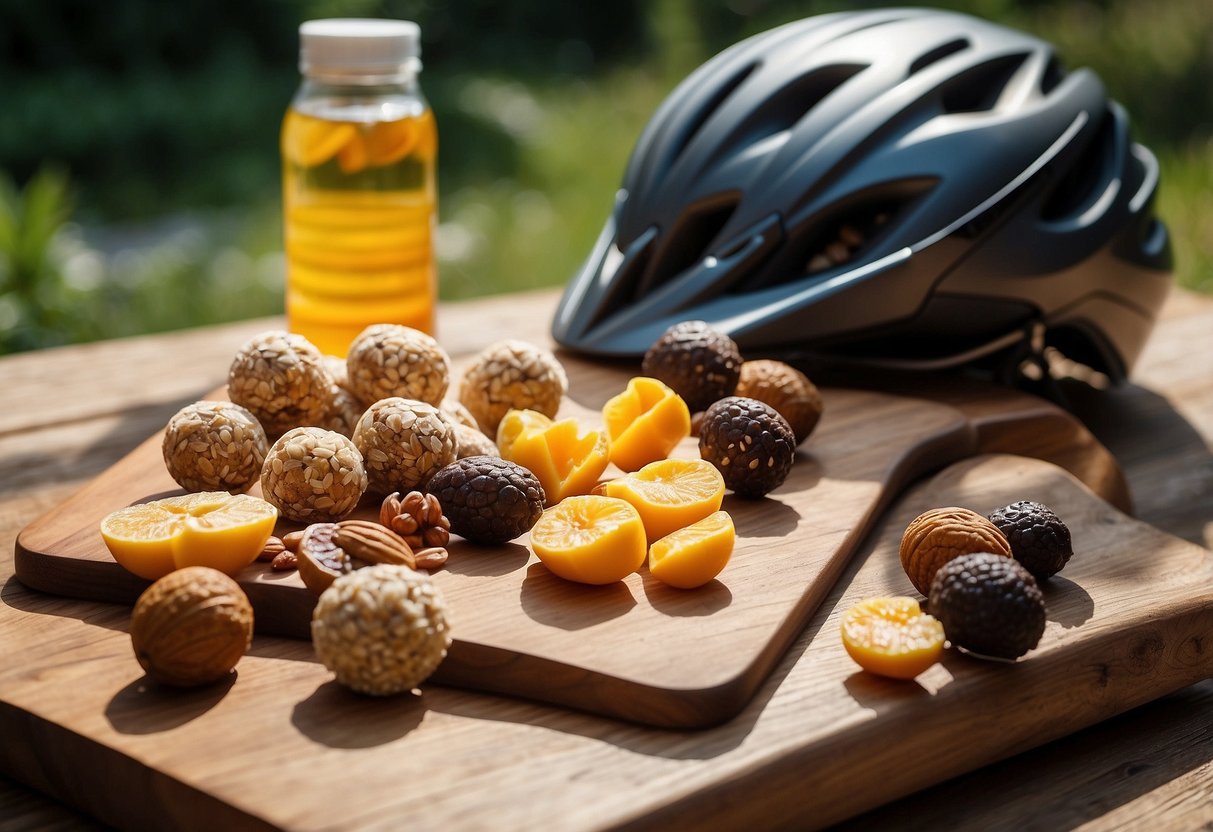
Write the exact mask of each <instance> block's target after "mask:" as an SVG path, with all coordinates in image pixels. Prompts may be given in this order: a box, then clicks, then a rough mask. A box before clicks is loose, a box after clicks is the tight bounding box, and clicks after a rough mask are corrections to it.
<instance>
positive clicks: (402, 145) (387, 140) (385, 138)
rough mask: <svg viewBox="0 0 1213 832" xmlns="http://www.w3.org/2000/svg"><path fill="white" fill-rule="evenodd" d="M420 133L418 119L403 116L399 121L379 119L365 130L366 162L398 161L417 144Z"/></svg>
mask: <svg viewBox="0 0 1213 832" xmlns="http://www.w3.org/2000/svg"><path fill="white" fill-rule="evenodd" d="M419 134H420V130H419V129H418V120H417V119H415V118H404V119H400V120H399V121H381V122H379V123H378V124H375V125H372V126H371V128H370V129H369V130H368V131H367V133H366V136H365V138H364V141H365V143H366V156H367V164H370V165H390V164H393V163H395V162H399V161H400V160H401V159H403V158H404V157H405V156H408V155H409V153H411V152H412V151H413V148H414V147H416V146H417V139H418V136H419Z"/></svg>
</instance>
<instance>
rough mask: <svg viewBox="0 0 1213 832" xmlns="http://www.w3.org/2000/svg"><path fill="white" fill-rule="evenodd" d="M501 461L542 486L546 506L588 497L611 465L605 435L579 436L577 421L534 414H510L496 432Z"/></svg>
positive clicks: (531, 412) (526, 411)
mask: <svg viewBox="0 0 1213 832" xmlns="http://www.w3.org/2000/svg"><path fill="white" fill-rule="evenodd" d="M497 437H498V446H497V447H498V450H499V451H500V452H501V456H502V457H503V458H504V459H508V460H509V461H510V462H516V463H518V464H519V465H521V466H523V467H524V468H529V469H530V470H531V471H532V472H533V473H534V474H535V476H536V477H538V478H539V482H540V483H541V484H542V485H543V493H544V495H545V496H546V497H547V503H548V505H550V506H551V505H555V504H556V503H559V502H560V501H561V500H563V499H564V498H565V497H571V496H574V495H578V494H588V493H590V489H592V488H593V487H594V486H595V485H596V484H597V483H598V478H599V477H601V476H602V472H603V471H605V470H606V467H607V463H608V462H609V461H610V460H609V459H608V457H609V448H610V443H609V442H608V441H607V437H606V433H604V432H603V431H597V430H595V431H589V432H587V433H585V434H584V435H583V434H581V433H580V428H579V427H578V425H577V420H576V419H562V420H561V421H559V422H553V421H551V420H550V419H548V418H547V417H546V416H544V415H543V414H542V413H538V412H536V411H533V410H511V411H509V412H508V413H506V414H505V418H504V419H502V420H501V424H500V425H499V426H498V428H497Z"/></svg>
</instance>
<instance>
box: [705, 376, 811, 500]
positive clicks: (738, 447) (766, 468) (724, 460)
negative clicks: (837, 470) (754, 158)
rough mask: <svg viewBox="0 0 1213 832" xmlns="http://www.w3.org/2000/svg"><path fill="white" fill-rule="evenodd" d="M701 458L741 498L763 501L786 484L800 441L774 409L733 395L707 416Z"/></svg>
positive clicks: (714, 407)
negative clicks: (753, 498) (757, 498)
mask: <svg viewBox="0 0 1213 832" xmlns="http://www.w3.org/2000/svg"><path fill="white" fill-rule="evenodd" d="M699 455H700V456H701V457H703V458H704V459H706V460H707V461H708V462H711V463H712V464H713V465H715V466H716V468H717V470H719V471H720V474H721V476H723V477H724V484H725V485H726V486H728V487H729V488H731V489H732V490H733V491H734V493H736V494H737V496H739V497H762V496H765V495H766V494H768V493H770V492H771V491H774V490H775V489H776V488H778V487H779V486H781V485H783V482H784V480H786V479H787V478H788V472H789V471H791V470H792V461H793V460H794V459H795V456H796V436H795V434H793V433H792V428H791V426H790V425H788V422H787V420H786V419H784V418H783V417H782V416H780V415H779V413H778V412H777V411H776V410H775V408H773V407H771V406H770V405H769V404H764V403H763V402H760V401H758V400H757V399H747V398H745V397H744V396H729V397H728V398H725V399H721V400H720V401H718V402H716V403H715V404H713V405H712V406H711V407H709V408H708V409H707V412H705V413H704V414H703V424H702V425H701V427H700V429H699Z"/></svg>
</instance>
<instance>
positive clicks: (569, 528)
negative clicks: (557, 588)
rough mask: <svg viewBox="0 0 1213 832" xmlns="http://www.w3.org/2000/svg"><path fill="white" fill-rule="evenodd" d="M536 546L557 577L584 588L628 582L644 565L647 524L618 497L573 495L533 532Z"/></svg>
mask: <svg viewBox="0 0 1213 832" xmlns="http://www.w3.org/2000/svg"><path fill="white" fill-rule="evenodd" d="M531 548H532V549H533V550H534V551H535V554H536V555H538V556H539V559H540V560H541V561H543V565H544V566H546V567H547V568H548V569H550V570H552V572H554V573H555V574H557V575H559V576H560V577H562V578H565V579H566V580H570V581H578V582H580V583H583V584H610V583H614V582H615V581H619V580H623V579H624V578H626V577H627V576H628V575H630V574H632V573H633V572H635V571H636V570H637V569H639V568H640V565H641V564H642V563H644V555H645V540H644V524H643V523H641V522H640V515H639V514H638V513H637V512H636V509H634V508H632V506H631V504H629V503H627V502H624V501H623V500H617V499H615V498H613V497H598V496H593V495H589V496H581V497H569V498H568V499H567V500H565V501H563V502H562V503H560V504H559V505H556V506H553V507H552V508H549V509H548V510H547V511H545V512H544V513H543V516H542V517H540V518H539V522H538V523H536V524H535V527H534V528H533V529H531Z"/></svg>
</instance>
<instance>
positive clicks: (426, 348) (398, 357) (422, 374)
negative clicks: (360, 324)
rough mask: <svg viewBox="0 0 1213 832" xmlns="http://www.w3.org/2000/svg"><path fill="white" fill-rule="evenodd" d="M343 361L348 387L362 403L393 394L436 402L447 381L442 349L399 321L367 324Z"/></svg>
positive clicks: (447, 366) (448, 361)
mask: <svg viewBox="0 0 1213 832" xmlns="http://www.w3.org/2000/svg"><path fill="white" fill-rule="evenodd" d="M345 364H346V370H347V373H348V377H349V388H350V390H351V391H353V393H354V395H355V396H356V397H357V398H358V400H359V401H360V402H361V403H362V405H363V407H370V406H371V405H372V404H374V403H375V402H377V401H379V400H380V399H387V398H391V397H393V396H398V397H400V398H402V399H416V400H417V401H422V402H425V403H427V404H432V405H437V404H438V403H439V402H441V401H442V397H443V396H445V395H446V389H447V387H448V386H449V385H450V382H451V359H450V358H449V357H448V356H447V354H446V350H444V349H443V348H442V347H440V346H438V342H437V341H435V340H434V339H433V338H431V337H430V336H429V335H426V334H425V333H424V332H422V331H420V330H417V329H412V328H410V327H407V326H401V325H399V324H373V325H371V326H368V327H367V328H366V329H364V330H363V331H362V334H361V335H359V336H358V337H357V338H355V339H354V342H353V343H352V344H350V350H349V353H348V355H347V357H346V360H345Z"/></svg>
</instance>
